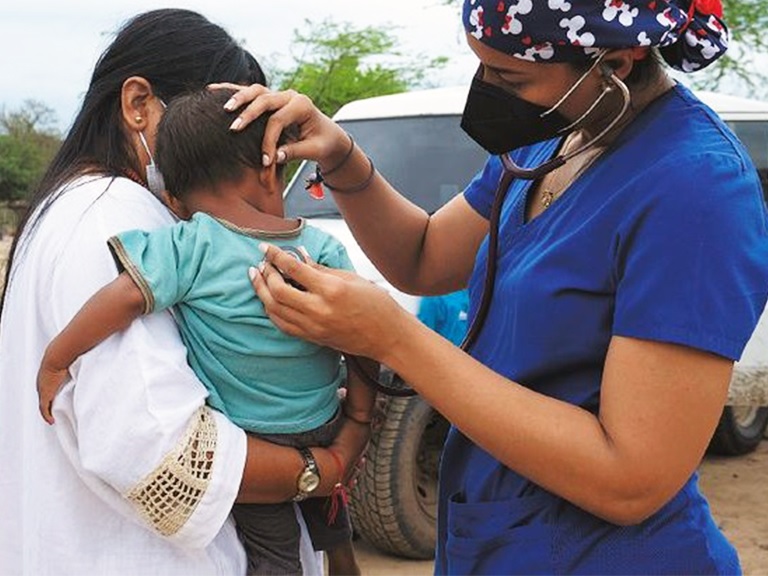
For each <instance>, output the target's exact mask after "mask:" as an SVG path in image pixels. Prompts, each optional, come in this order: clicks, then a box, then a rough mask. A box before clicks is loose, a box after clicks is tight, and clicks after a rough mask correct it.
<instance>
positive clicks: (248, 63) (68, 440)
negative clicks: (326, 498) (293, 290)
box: [0, 9, 363, 576]
mask: <svg viewBox="0 0 768 576" xmlns="http://www.w3.org/2000/svg"><path fill="white" fill-rule="evenodd" d="M223 80H227V81H231V82H238V83H244V84H250V83H254V82H255V83H262V84H263V83H265V79H264V75H263V73H262V71H261V68H260V67H259V65H258V63H257V62H256V60H255V59H254V58H253V57H252V56H251V55H250V54H249V53H248V52H246V51H245V50H244V49H243V48H242V47H241V46H240V45H239V44H238V43H237V42H236V41H235V40H234V39H232V37H231V36H229V34H227V33H226V32H225V31H224V30H223V29H221V28H220V27H219V26H217V25H214V24H212V23H211V22H209V21H208V20H206V19H205V18H204V17H202V16H200V15H199V14H196V13H194V12H190V11H187V10H175V9H166V10H155V11H151V12H147V13H144V14H141V15H138V16H136V17H135V18H133V19H131V20H130V21H128V22H127V23H126V24H125V25H124V26H123V27H122V28H121V30H120V31H119V33H118V34H117V36H116V37H115V39H114V41H113V42H112V44H111V45H110V46H109V47H108V48H107V49H106V51H105V52H104V53H103V55H102V56H101V58H100V59H99V61H98V62H97V64H96V67H95V69H94V72H93V76H92V78H91V82H90V85H89V87H88V91H87V92H86V94H85V96H84V99H83V105H82V108H81V110H80V112H79V114H78V115H77V117H76V119H75V120H74V123H73V125H72V127H71V129H70V130H69V132H68V134H67V136H66V137H65V139H64V142H63V144H62V147H61V149H60V151H59V152H58V154H57V156H56V157H55V158H54V160H53V162H52V164H51V166H50V168H49V170H48V172H47V173H46V175H45V176H44V178H43V181H42V183H41V185H40V186H39V188H38V190H37V191H36V193H35V194H34V196H33V197H32V199H31V209H30V212H29V214H28V215H27V217H26V218H25V219H24V220H23V221H22V223H21V225H20V227H19V232H18V235H17V237H16V240H15V241H14V245H13V248H12V253H11V260H10V261H9V265H8V272H7V274H6V293H5V295H4V299H3V301H2V308H0V421H1V422H2V434H0V461H2V463H3V474H2V475H0V490H1V491H2V494H3V502H4V504H3V506H2V513H1V514H0V573H2V574H3V575H9V574H34V575H36V576H37V575H43V574H52V573H55V574H73V575H78V576H81V575H84V574H99V575H103V574H109V575H118V574H130V575H135V574H150V573H152V574H164V575H173V574H179V575H185V576H186V575H189V574H212V575H213V574H227V575H230V574H244V573H245V555H244V553H243V550H242V546H241V545H240V542H239V540H238V538H237V535H236V533H235V530H234V524H233V522H232V521H231V520H230V518H229V513H230V509H231V507H232V504H233V503H234V502H235V501H238V502H281V501H287V500H290V499H291V498H292V497H293V496H295V494H296V493H297V478H299V477H300V476H301V475H302V472H303V471H304V470H305V468H306V466H307V465H306V464H305V462H304V461H303V460H302V458H301V455H300V454H299V453H298V451H296V450H295V449H293V448H286V447H280V446H276V445H273V444H268V443H266V442H264V441H260V440H257V439H255V438H251V437H248V436H246V434H245V433H244V432H243V431H242V430H241V429H239V428H237V427H236V426H234V425H233V424H232V423H231V422H229V421H228V420H227V419H226V418H225V417H224V416H223V415H222V414H220V413H218V412H216V411H213V410H211V409H209V408H208V407H206V404H205V400H206V392H205V389H204V387H203V386H202V384H201V383H200V382H199V381H198V380H197V379H196V378H195V376H194V374H193V372H192V371H191V370H190V368H189V367H188V365H187V361H186V351H185V348H184V346H183V344H182V342H181V340H180V338H179V335H178V333H177V330H176V326H175V324H174V322H173V319H172V317H171V316H170V315H169V314H166V313H163V314H155V315H150V316H146V317H144V318H142V319H141V320H140V321H137V322H135V323H133V324H132V325H131V327H130V328H128V329H127V330H125V331H124V332H122V333H120V334H119V335H116V336H114V337H112V338H110V339H109V340H108V341H106V342H104V343H103V344H102V345H100V346H98V347H97V348H95V349H93V350H92V351H91V352H89V353H88V354H86V355H84V356H83V357H82V358H81V359H80V360H79V361H78V362H77V363H76V364H75V365H73V367H72V371H71V372H72V379H71V381H69V382H68V383H67V384H66V385H65V387H64V388H63V389H62V392H61V394H59V396H58V397H57V399H56V402H55V403H54V406H53V409H54V414H55V416H56V424H55V425H54V426H48V425H46V424H45V422H43V420H42V419H41V418H40V415H39V413H38V407H37V393H36V388H35V375H36V372H37V369H38V366H39V363H40V359H41V357H42V353H43V351H44V349H45V346H46V345H47V343H48V342H49V340H50V339H51V338H52V337H53V336H54V335H55V334H56V333H57V332H58V331H59V330H60V329H61V328H62V327H63V326H64V325H65V324H66V323H67V321H68V320H69V319H70V318H71V317H72V315H73V314H74V313H75V312H76V311H77V310H78V309H79V308H80V307H81V305H82V304H83V303H84V302H85V301H86V300H87V299H88V298H89V297H90V296H91V295H92V294H93V293H94V292H96V291H97V290H98V289H99V288H100V287H101V286H103V285H104V284H106V283H107V282H109V281H110V280H112V279H113V278H114V277H115V276H116V275H117V268H116V267H115V265H114V263H113V260H112V257H111V255H110V253H109V250H108V248H107V243H106V240H107V238H109V237H110V236H113V235H114V234H117V233H119V232H122V231H124V230H128V229H132V228H142V229H146V230H149V229H152V228H156V227H160V226H164V225H167V224H170V223H172V221H173V220H172V217H171V215H170V213H169V212H168V211H167V210H166V209H165V207H164V206H163V204H162V203H161V202H160V201H159V200H158V199H157V198H156V197H155V196H154V195H153V194H152V193H150V190H152V191H153V192H157V191H158V190H159V188H160V186H161V182H159V181H158V179H157V176H158V174H157V172H156V171H155V170H154V163H153V161H152V150H153V149H154V135H155V130H156V126H157V122H158V121H159V119H160V117H161V116H162V114H163V110H164V108H165V102H168V101H169V100H170V99H172V98H174V97H175V96H176V95H178V94H181V93H182V92H185V91H187V90H189V89H194V88H200V87H203V86H205V85H207V84H208V83H210V82H213V81H223ZM243 273H244V274H245V273H246V271H245V270H244V271H243ZM351 426H354V424H353V423H348V424H347V425H346V431H347V433H346V434H345V432H344V430H343V431H342V433H341V435H340V436H339V439H338V440H337V442H336V443H335V444H334V446H333V448H334V452H335V455H338V456H339V457H340V459H341V465H342V466H343V467H344V468H345V470H346V469H348V468H350V465H351V463H352V462H354V461H356V460H357V459H358V457H359V455H360V453H361V451H362V449H363V446H360V445H359V442H352V441H350V439H349V438H350V436H351V435H350V434H349V433H348V432H349V430H350V427H351ZM313 453H314V457H315V460H316V462H317V467H318V468H319V473H320V484H319V486H318V487H317V489H316V490H315V494H317V495H328V494H330V492H331V489H332V485H333V484H334V483H335V478H336V476H337V473H336V472H335V471H336V470H337V466H338V464H337V463H336V462H335V459H334V455H331V454H330V453H329V452H328V451H327V450H322V449H313ZM324 471H328V473H327V474H324V473H323V472H324ZM305 541H306V539H305ZM302 565H303V567H304V570H305V573H321V572H322V562H321V559H320V558H319V557H318V556H316V555H315V554H314V553H313V552H312V550H311V545H309V543H308V542H306V546H305V547H304V549H303V557H302Z"/></svg>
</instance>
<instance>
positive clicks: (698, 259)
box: [235, 0, 768, 574]
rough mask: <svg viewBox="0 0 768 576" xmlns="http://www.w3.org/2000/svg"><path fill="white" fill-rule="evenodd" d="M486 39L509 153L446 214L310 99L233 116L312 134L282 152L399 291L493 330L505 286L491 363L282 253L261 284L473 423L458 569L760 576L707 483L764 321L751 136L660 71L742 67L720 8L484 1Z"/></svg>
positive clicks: (453, 485) (442, 505) (378, 294)
mask: <svg viewBox="0 0 768 576" xmlns="http://www.w3.org/2000/svg"><path fill="white" fill-rule="evenodd" d="M463 22H464V26H465V29H466V32H467V41H468V44H469V46H470V48H471V49H472V50H473V51H474V53H475V54H476V55H477V57H478V60H479V68H478V70H477V74H476V75H475V77H474V79H473V80H472V87H471V90H470V92H469V97H468V100H467V104H466V109H465V112H464V117H463V119H462V125H463V127H464V129H465V130H466V131H467V133H468V134H469V135H470V136H472V137H473V138H474V139H475V140H476V141H477V142H478V143H479V144H480V145H482V146H483V147H485V148H486V149H487V150H488V152H489V153H490V156H489V159H488V162H487V164H486V166H485V167H484V169H483V170H482V171H481V172H480V173H479V174H478V175H477V176H476V177H475V178H474V180H473V181H472V182H471V183H470V184H469V186H468V187H467V189H466V190H465V191H464V193H463V194H462V195H460V196H458V197H457V198H455V199H454V200H452V201H451V202H449V203H448V204H447V205H446V206H445V207H444V208H442V209H441V210H440V211H438V212H437V213H435V214H433V215H431V216H430V215H428V214H426V213H425V212H423V211H422V210H420V209H419V208H417V207H416V206H414V205H412V204H411V203H410V202H408V201H407V200H405V199H404V198H403V197H402V196H401V195H399V194H398V193H397V191H395V190H394V189H393V188H392V187H391V186H390V185H389V184H388V183H387V182H386V180H385V179H384V178H383V177H382V176H381V175H379V174H378V173H377V172H376V171H375V168H374V166H373V164H372V162H371V161H370V160H369V159H368V158H367V157H366V156H365V153H364V152H363V151H361V150H360V149H359V147H357V146H356V145H355V144H354V143H353V142H352V141H351V140H350V138H349V136H348V135H346V134H345V133H344V132H343V131H342V129H341V128H340V127H338V126H337V125H336V124H334V123H333V122H332V121H331V120H330V119H329V118H327V117H326V116H324V115H322V114H321V113H320V112H319V111H318V110H317V109H316V108H314V107H313V106H312V104H311V102H310V101H309V100H308V99H306V98H305V97H303V96H301V95H297V94H295V93H292V92H278V93H269V92H267V91H266V90H265V89H263V88H259V87H249V88H246V89H243V90H242V91H241V92H240V93H239V94H238V95H237V96H236V97H235V100H236V102H235V104H237V102H241V101H243V100H253V102H252V103H251V104H250V107H249V109H248V111H247V112H246V113H244V115H243V119H242V120H243V122H244V123H246V122H248V121H249V120H250V119H251V118H252V117H253V116H255V115H258V114H260V113H261V112H262V111H264V110H266V109H277V110H279V111H278V112H277V113H276V114H275V115H274V116H273V117H272V120H271V122H272V123H273V125H275V127H276V128H279V127H280V126H282V125H284V124H289V123H297V124H299V126H300V130H301V138H300V140H299V141H297V142H296V143H292V144H289V145H287V146H285V147H283V148H281V149H280V150H275V147H274V146H270V145H266V146H265V150H264V153H265V155H266V156H267V160H268V161H278V162H283V161H286V160H288V159H294V158H309V159H312V160H314V161H316V162H317V163H318V166H319V171H320V174H321V175H322V174H323V172H325V173H326V176H325V184H326V186H327V187H328V188H329V189H330V190H331V191H332V192H333V193H334V195H335V199H336V202H337V203H338V205H339V207H340V209H341V211H342V213H343V215H344V218H345V219H346V220H347V222H348V223H349V225H350V228H351V230H352V231H353V233H354V234H355V237H356V238H357V240H358V242H359V243H360V245H361V246H362V247H363V249H364V250H365V252H366V253H367V254H368V256H369V257H370V258H371V260H372V261H373V262H374V263H375V264H376V266H377V267H378V268H379V269H380V270H381V271H382V273H383V274H384V275H385V276H386V277H387V278H388V279H389V280H390V281H391V282H392V284H394V285H395V286H396V287H398V288H399V289H401V290H404V291H406V292H410V293H414V294H440V293H448V292H451V291H455V290H457V289H460V288H462V287H463V286H465V285H468V288H469V294H470V310H469V317H470V321H472V320H473V319H475V318H476V317H477V315H478V313H479V310H480V308H481V307H480V302H481V300H482V297H483V294H487V293H489V290H491V289H492V298H491V299H490V304H489V308H488V313H487V317H486V318H485V321H484V325H483V327H482V329H481V330H480V332H479V336H478V337H477V339H476V341H475V343H474V345H473V346H472V347H471V348H470V349H469V351H468V352H465V351H462V350H461V349H459V348H458V347H456V346H455V345H453V344H451V343H450V342H449V341H448V340H446V339H444V338H442V337H441V336H439V335H437V334H435V333H434V332H433V331H431V330H429V329H428V328H426V327H425V326H423V325H422V324H421V323H420V322H419V321H418V320H417V319H416V318H415V317H413V316H412V315H410V314H409V313H407V312H405V311H404V310H403V309H401V308H400V307H399V306H398V305H397V304H396V303H395V302H394V300H392V299H391V298H390V297H389V296H388V295H387V294H386V293H385V292H384V291H383V290H381V289H379V288H378V287H376V286H375V285H374V284H372V283H370V282H367V281H364V280H362V279H360V278H358V277H356V276H354V275H352V274H348V273H344V272H339V271H334V270H325V269H323V268H321V267H318V266H312V265H307V264H301V263H298V262H296V261H295V260H294V259H292V258H291V257H290V256H288V255H286V254H283V253H281V252H280V251H279V250H277V249H276V248H274V247H267V248H266V258H265V261H264V263H262V264H261V265H259V266H258V269H254V270H253V271H252V276H253V279H254V287H255V289H256V291H257V293H258V294H259V297H260V298H261V299H262V300H263V301H264V303H265V305H266V307H267V310H268V311H269V313H270V315H271V317H272V318H273V320H274V321H275V322H276V323H277V324H278V325H279V326H280V327H281V328H282V329H284V330H285V331H287V332H289V333H291V334H293V335H296V336H300V337H303V338H309V339H312V340H316V341H318V342H321V343H323V344H326V345H329V346H333V347H336V348H339V349H341V350H344V351H346V352H350V353H354V354H358V355H361V356H368V357H372V358H375V359H376V360H379V361H381V362H382V363H384V364H386V365H388V366H390V367H391V368H393V369H394V370H395V371H397V372H398V373H399V374H400V375H401V376H403V378H405V380H406V381H408V382H409V383H410V384H411V385H412V386H413V387H414V388H415V389H416V390H417V391H418V392H419V393H420V394H421V395H422V397H423V398H425V399H426V400H427V401H428V402H429V403H431V404H432V405H433V406H434V407H435V408H436V409H437V410H439V411H440V412H441V413H442V414H444V415H445V417H446V418H447V419H448V420H449V421H450V422H451V423H452V424H453V427H452V429H451V431H450V434H449V437H448V440H447V443H446V445H445V450H444V454H443V458H442V468H441V471H440V498H439V509H438V511H439V521H438V538H437V551H436V562H435V572H436V573H438V574H737V573H739V572H740V566H739V560H738V555H737V552H736V550H734V548H733V547H732V546H731V544H730V543H729V542H728V540H727V539H726V538H725V536H724V535H723V534H722V533H721V531H720V530H719V529H718V527H717V525H716V524H715V522H714V521H713V519H712V515H711V513H710V509H709V506H708V504H707V502H706V500H705V499H704V497H703V496H702V495H701V493H700V491H699V488H698V485H697V475H696V469H697V466H698V465H699V463H700V461H701V458H702V456H703V454H704V451H705V449H706V447H707V444H708V441H709V439H710V437H711V435H712V433H713V430H714V428H715V425H716V423H717V421H718V417H719V415H720V413H721V411H722V408H723V404H724V401H725V398H726V394H727V390H728V386H729V381H730V378H731V373H732V369H733V363H734V361H735V360H738V359H739V357H740V355H741V353H742V351H743V349H744V346H745V344H746V342H747V340H748V339H749V337H750V335H751V333H752V331H753V329H754V327H755V325H756V323H757V320H758V317H759V315H760V314H761V312H762V310H763V308H764V306H765V303H766V292H767V291H768V236H767V234H766V209H765V205H764V202H763V197H762V192H761V188H760V184H759V181H758V178H757V173H756V170H755V167H754V166H753V164H752V163H751V162H750V159H749V157H748V155H747V153H746V152H745V150H744V147H743V146H742V144H741V143H740V142H739V141H738V139H737V138H736V137H735V136H734V135H733V133H732V132H731V131H730V130H729V129H728V127H727V126H726V125H725V124H724V123H723V122H722V121H721V120H720V119H719V118H718V117H717V116H716V115H715V114H714V113H713V112H712V110H710V109H709V108H707V106H705V105H704V104H703V103H701V102H700V101H699V100H697V98H696V96H695V95H694V94H692V93H691V92H690V91H689V90H687V89H686V88H684V87H683V86H682V85H680V84H677V83H676V82H675V81H673V80H672V79H671V78H670V77H669V76H668V75H667V73H666V72H665V70H664V67H663V65H662V63H661V59H663V60H665V61H666V62H667V63H668V64H669V65H671V66H673V67H674V68H676V69H678V70H682V71H683V72H692V71H696V70H699V69H701V68H704V67H705V66H707V65H708V64H710V63H711V62H712V61H713V60H714V59H716V58H717V57H719V56H721V55H722V54H723V52H724V51H725V49H726V44H727V32H726V28H725V25H724V24H723V20H722V13H721V6H720V3H719V2H718V1H716V0H710V1H703V0H697V1H694V2H691V1H690V0H667V1H663V0H655V1H649V0H643V1H642V2H639V1H627V0H605V1H604V2H602V1H601V2H596V1H594V0H568V1H562V0H561V1H557V0H549V1H547V2H544V1H543V0H540V1H536V2H533V1H531V0H516V1H514V2H509V1H504V0H502V1H499V0H466V1H465V3H464V10H463ZM277 133H278V131H277V130H276V131H275V134H277ZM450 161H451V159H450V158H446V162H450ZM496 221H497V222H498V238H496V232H495V231H496V228H497V226H496ZM489 233H490V234H489ZM275 266H276V267H279V268H280V269H281V270H282V271H283V273H285V274H287V275H289V276H291V277H293V278H295V279H296V280H297V281H298V282H299V283H300V284H302V285H303V286H304V287H305V288H306V290H305V291H301V290H297V289H296V288H294V287H292V286H290V285H288V284H286V283H285V282H284V281H283V279H282V277H281V275H280V274H278V273H277V272H276V269H275ZM488 267H491V268H492V269H495V271H496V273H495V276H494V277H492V278H490V280H487V278H488V277H487V275H486V271H487V269H488Z"/></svg>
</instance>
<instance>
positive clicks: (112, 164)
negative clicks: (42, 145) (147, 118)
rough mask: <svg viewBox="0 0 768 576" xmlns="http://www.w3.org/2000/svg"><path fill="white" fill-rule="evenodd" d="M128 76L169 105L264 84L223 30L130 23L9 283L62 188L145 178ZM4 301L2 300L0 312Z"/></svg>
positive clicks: (102, 63)
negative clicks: (228, 87)
mask: <svg viewBox="0 0 768 576" xmlns="http://www.w3.org/2000/svg"><path fill="white" fill-rule="evenodd" d="M131 76H140V77H142V78H145V79H146V80H148V81H149V83H150V84H151V85H152V89H153V91H154V93H155V94H156V95H157V96H158V97H159V98H160V99H162V100H163V101H164V102H166V103H168V102H170V101H172V100H173V99H174V98H175V97H176V96H178V95H180V94H182V93H186V92H188V91H190V90H195V89H201V88H203V87H205V86H206V85H207V84H209V83H211V82H224V81H228V82H234V83H238V84H253V83H259V84H266V77H265V75H264V72H263V71H262V69H261V67H260V66H259V64H258V62H257V61H256V59H255V58H254V57H253V56H252V55H251V54H250V53H248V52H247V51H246V50H245V49H244V48H243V47H242V46H241V45H240V44H239V43H238V42H237V41H236V40H235V39H234V38H232V36H230V35H229V34H228V33H227V32H226V31H225V30H224V29H223V28H222V27H221V26H219V25H217V24H214V23H212V22H211V21H209V20H208V19H206V18H205V17H203V16H202V15H200V14H198V13H196V12H193V11H190V10H182V9H171V8H167V9H160V10H151V11H149V12H145V13H142V14H139V15H137V16H135V17H133V18H131V19H130V20H128V21H127V22H126V23H125V24H124V25H123V26H122V27H121V28H120V29H119V30H118V32H117V35H116V36H115V38H114V40H113V41H112V43H111V44H110V45H109V46H108V47H107V49H106V50H105V51H104V52H103V54H102V55H101V56H100V58H99V59H98V61H97V62H96V66H95V68H94V70H93V75H92V76H91V81H90V84H89V86H88V90H87V92H86V93H85V96H84V97H83V103H82V106H81V108H80V110H79V112H78V113H77V116H76V117H75V119H74V121H73V122H72V125H71V127H70V128H69V130H68V132H67V134H66V136H65V137H64V140H63V142H62V143H61V147H60V148H59V150H58V152H57V154H56V155H55V156H54V158H53V160H52V161H51V163H50V165H49V166H48V169H47V170H46V172H45V174H44V175H43V177H42V179H41V181H40V183H39V184H38V186H37V188H36V189H35V190H34V192H33V193H32V195H31V197H30V201H29V208H28V210H27V212H26V214H25V215H24V216H23V217H22V219H21V222H20V223H19V226H18V228H17V232H16V236H15V238H14V241H13V244H12V245H11V252H10V256H9V260H8V263H7V266H6V272H5V285H6V288H7V287H8V284H9V282H10V280H11V279H10V276H11V269H12V263H13V259H14V257H15V256H16V253H17V251H18V246H19V238H21V236H22V233H25V236H28V235H29V234H30V233H31V232H32V231H33V229H34V226H35V224H36V223H37V222H38V221H39V220H40V218H41V217H42V216H43V214H44V213H45V211H46V209H47V208H48V207H49V206H50V204H51V202H52V201H53V200H54V199H55V196H54V194H55V195H56V196H58V194H61V193H64V192H67V193H76V192H77V188H70V189H68V190H67V189H66V186H65V184H66V183H67V182H70V181H72V180H73V179H74V178H75V177H77V176H78V175H81V174H88V173H94V174H106V175H108V176H120V175H124V174H126V172H128V171H133V172H135V173H138V174H143V167H141V166H139V160H138V158H137V156H136V154H135V152H134V149H133V148H132V146H131V145H130V143H129V142H130V141H129V138H128V134H127V133H126V131H125V129H124V128H123V121H122V111H121V101H120V94H121V90H122V86H123V82H125V80H126V79H128V78H130V77H131ZM4 301H5V298H4V297H3V298H2V300H0V314H2V306H3V302H4Z"/></svg>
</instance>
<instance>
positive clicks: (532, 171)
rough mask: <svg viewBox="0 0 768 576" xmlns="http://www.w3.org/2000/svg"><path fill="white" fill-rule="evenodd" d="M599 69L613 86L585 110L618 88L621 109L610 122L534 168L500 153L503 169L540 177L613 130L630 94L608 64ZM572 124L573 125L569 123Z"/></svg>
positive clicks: (628, 101) (520, 175)
mask: <svg viewBox="0 0 768 576" xmlns="http://www.w3.org/2000/svg"><path fill="white" fill-rule="evenodd" d="M600 71H601V72H602V74H603V76H604V77H605V79H606V80H607V81H609V82H611V83H612V84H613V86H611V85H609V86H606V88H605V90H604V91H603V93H602V94H601V95H600V96H599V97H598V99H597V100H596V101H595V103H594V104H592V106H590V108H589V109H588V110H587V113H585V114H584V115H583V116H582V118H584V116H586V114H588V113H589V112H591V111H592V110H594V108H595V107H596V106H597V104H598V103H599V102H601V101H602V99H603V98H604V97H605V96H606V95H607V94H609V93H610V92H613V89H614V87H616V88H618V89H619V91H620V92H621V95H622V99H623V103H622V106H621V110H620V111H619V113H618V114H617V115H616V117H615V118H614V119H613V120H611V121H610V123H609V124H608V125H607V126H606V127H605V128H603V129H602V130H601V131H600V133H599V134H598V135H597V136H595V137H594V138H592V140H590V141H589V142H585V143H584V144H582V145H581V146H579V147H578V148H576V149H575V150H572V151H571V152H568V153H567V154H563V155H560V156H556V157H554V158H552V159H550V160H547V161H546V162H544V164H540V165H539V166H536V168H523V167H521V166H518V165H517V164H516V163H515V161H514V160H512V158H511V157H510V155H509V153H507V154H502V155H501V161H502V164H503V165H504V170H505V171H508V172H511V173H512V174H513V175H514V177H515V178H522V179H523V180H536V179H538V178H541V177H542V176H544V175H545V174H548V173H549V172H552V170H555V169H556V168H559V167H560V166H562V165H563V164H565V163H566V162H567V161H568V160H570V159H571V158H573V157H574V156H577V155H578V154H581V153H582V152H584V151H585V150H586V149H587V148H591V147H592V146H594V145H595V144H597V142H599V141H600V140H601V139H602V138H603V137H604V136H605V135H606V134H608V132H610V131H611V130H613V128H614V127H615V126H616V124H618V123H619V121H620V120H621V119H622V118H623V117H624V114H625V113H626V111H627V109H628V108H629V104H630V102H631V96H630V94H629V88H627V85H626V84H624V82H622V81H621V80H620V79H619V77H618V76H616V74H614V73H613V70H612V69H611V67H610V66H608V65H607V64H605V63H601V64H600ZM571 126H573V125H571Z"/></svg>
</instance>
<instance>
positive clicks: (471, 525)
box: [445, 490, 556, 574]
mask: <svg viewBox="0 0 768 576" xmlns="http://www.w3.org/2000/svg"><path fill="white" fill-rule="evenodd" d="M555 502H556V499H555V498H553V496H552V495H550V494H549V493H547V492H544V491H542V490H536V491H534V492H533V493H532V494H530V495H527V496H521V497H519V498H515V499H513V500H505V501H494V502H476V503H467V502H464V501H463V497H462V495H461V494H459V493H456V494H454V495H452V496H451V497H450V498H449V499H448V517H447V522H448V526H447V528H448V530H447V531H448V534H447V541H446V547H445V548H446V556H447V571H448V573H449V574H509V573H510V567H511V566H512V565H514V568H515V572H516V573H521V574H552V573H553V572H554V563H553V559H552V540H553V528H552V525H551V523H550V521H549V520H550V518H551V516H552V510H553V507H554V505H555Z"/></svg>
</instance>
